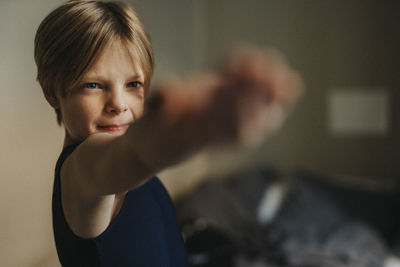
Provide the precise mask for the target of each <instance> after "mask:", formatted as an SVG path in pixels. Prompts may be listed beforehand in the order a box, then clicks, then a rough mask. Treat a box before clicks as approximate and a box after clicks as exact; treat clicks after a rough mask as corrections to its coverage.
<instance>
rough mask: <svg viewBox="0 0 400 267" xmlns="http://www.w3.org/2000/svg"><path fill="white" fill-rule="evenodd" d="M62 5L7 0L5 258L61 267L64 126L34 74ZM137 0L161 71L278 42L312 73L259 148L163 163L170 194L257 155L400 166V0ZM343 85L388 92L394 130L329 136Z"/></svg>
mask: <svg viewBox="0 0 400 267" xmlns="http://www.w3.org/2000/svg"><path fill="white" fill-rule="evenodd" d="M61 2H62V1H59V0H35V1H29V0H18V1H12V0H8V1H4V0H2V1H0V36H1V41H0V79H1V81H2V83H1V90H0V103H1V105H0V111H1V112H0V116H1V123H2V128H1V131H0V140H1V146H2V152H1V153H0V177H1V179H0V188H1V189H0V190H1V194H0V213H1V216H0V266H54V261H55V250H54V243H53V238H52V228H51V215H50V210H51V207H50V199H51V186H52V179H53V168H54V164H55V161H56V158H57V156H58V153H59V151H60V149H61V142H62V138H63V131H62V129H60V128H59V127H57V125H56V123H55V116H54V114H53V112H52V110H51V109H50V107H49V106H48V105H47V104H46V103H45V101H44V99H43V97H42V95H41V91H40V88H39V86H38V85H37V83H36V82H35V74H36V69H35V65H34V61H33V38H34V33H35V30H36V28H37V26H38V25H39V23H40V21H41V20H42V19H43V18H44V16H45V15H46V14H47V13H48V12H49V11H50V10H51V9H52V8H54V7H55V6H57V5H58V4H59V3H61ZM132 2H133V3H134V4H135V6H136V8H137V10H138V11H139V14H140V16H141V17H142V19H143V21H144V23H145V25H147V28H148V30H149V31H150V33H151V35H152V37H153V43H154V48H155V52H156V58H157V69H156V78H158V77H161V76H163V75H164V74H165V73H177V74H184V73H187V72H189V71H192V70H193V69H195V68H196V67H204V66H206V65H211V64H213V63H214V62H215V61H216V60H217V59H218V58H220V57H221V56H222V54H223V53H224V52H225V50H226V49H227V47H228V46H230V45H231V43H233V42H236V41H238V40H246V41H250V42H252V43H255V44H258V45H273V46H275V47H278V48H280V49H281V50H282V51H283V52H284V53H285V54H287V56H288V58H289V59H290V62H291V63H292V64H293V65H294V66H295V67H296V68H298V69H299V70H300V71H301V72H302V73H303V75H304V77H305V80H306V82H307V88H308V91H307V94H306V96H305V98H304V100H303V102H302V103H301V104H300V105H299V107H298V108H297V109H296V110H295V112H294V114H292V116H291V118H290V119H289V121H288V123H287V124H286V125H285V127H284V128H283V130H282V131H281V133H280V134H279V135H277V136H276V137H274V138H273V139H271V140H270V141H269V142H267V143H266V144H265V145H264V146H263V147H261V148H260V149H257V150H256V151H245V152H243V151H240V155H241V157H240V158H239V157H238V152H237V151H236V153H234V154H231V155H230V156H226V154H219V153H215V154H213V155H210V154H202V155H199V156H198V157H197V158H195V159H194V160H193V161H191V162H189V163H187V165H186V167H181V168H178V169H174V170H170V171H169V172H166V173H165V175H164V174H163V175H162V176H163V177H165V178H164V179H165V180H166V182H167V186H168V189H169V190H170V191H171V192H172V193H174V192H178V191H179V190H181V189H185V188H187V187H189V185H190V182H188V179H186V178H187V177H194V178H198V177H200V176H201V175H202V174H204V173H209V172H218V171H219V170H222V169H229V168H232V166H233V165H234V166H242V165H246V164H253V163H255V162H262V163H266V162H272V163H275V164H277V165H278V166H283V167H287V166H304V167H306V168H310V169H314V170H319V171H323V172H328V173H345V174H353V175H360V176H374V177H380V176H391V175H395V176H398V175H399V173H400V167H399V166H400V165H398V164H396V162H395V159H396V158H398V152H397V149H398V148H399V138H398V136H399V131H400V130H399V127H400V125H399V124H400V123H399V121H400V114H399V109H398V108H397V107H398V105H399V97H400V95H399V93H398V92H397V91H398V87H399V83H400V78H399V77H400V75H398V73H397V71H398V70H400V66H399V56H398V52H397V48H398V47H400V46H399V45H400V40H399V37H398V34H397V31H398V29H399V27H400V21H399V20H400V17H399V16H398V14H397V13H396V12H397V11H398V10H399V4H398V1H389V0H388V1H384V2H380V1H374V0H349V1H337V0H336V1H334V0H324V1H320V0H303V1H297V0H292V1H289V0H275V1H271V0H269V1H265V0H248V1H238V0H218V1H216V0H204V1H202V0H190V1H189V0H174V1H159V0H132ZM343 86H344V87H347V86H371V87H384V88H387V89H388V90H390V97H391V103H392V106H391V108H392V110H391V122H392V123H391V130H390V132H389V134H388V136H386V137H379V138H377V137H368V138H333V137H331V136H330V135H329V133H328V132H327V130H326V112H325V110H326V96H327V94H328V92H329V90H330V88H332V87H343ZM213 153H214V152H213ZM233 163H234V164H233ZM188 166H189V167H188ZM210 168H212V170H210ZM188 170H190V172H188ZM193 170H194V171H193ZM169 177H171V178H169ZM182 178H183V179H185V180H181V179H182ZM182 181H183V182H182Z"/></svg>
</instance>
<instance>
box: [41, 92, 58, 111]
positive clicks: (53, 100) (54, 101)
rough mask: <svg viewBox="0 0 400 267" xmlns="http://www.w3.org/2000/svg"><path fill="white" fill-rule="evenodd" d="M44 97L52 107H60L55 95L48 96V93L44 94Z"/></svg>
mask: <svg viewBox="0 0 400 267" xmlns="http://www.w3.org/2000/svg"><path fill="white" fill-rule="evenodd" d="M44 97H45V98H46V100H47V102H48V103H49V104H50V106H52V107H53V108H54V109H59V108H60V103H59V102H58V99H57V97H55V96H50V95H48V94H46V93H45V94H44Z"/></svg>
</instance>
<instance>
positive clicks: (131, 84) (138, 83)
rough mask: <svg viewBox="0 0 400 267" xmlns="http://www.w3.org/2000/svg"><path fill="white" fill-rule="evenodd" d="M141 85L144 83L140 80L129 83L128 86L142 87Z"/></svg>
mask: <svg viewBox="0 0 400 267" xmlns="http://www.w3.org/2000/svg"><path fill="white" fill-rule="evenodd" d="M141 85H142V84H141V83H140V82H137V81H135V82H130V83H128V87H133V88H137V87H140V86H141Z"/></svg>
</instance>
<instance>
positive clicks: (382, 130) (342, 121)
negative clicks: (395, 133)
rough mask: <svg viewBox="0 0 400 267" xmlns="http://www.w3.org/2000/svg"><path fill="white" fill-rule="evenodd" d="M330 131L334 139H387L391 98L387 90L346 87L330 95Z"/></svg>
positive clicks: (331, 92) (328, 106)
mask: <svg viewBox="0 0 400 267" xmlns="http://www.w3.org/2000/svg"><path fill="white" fill-rule="evenodd" d="M327 108H328V130H329V133H330V134H331V135H333V136H339V137H346V136H386V135H387V134H388V133H389V126H390V125H389V95H388V92H387V91H386V90H384V89H370V88H343V89H334V90H331V91H330V93H329V94H328V105H327Z"/></svg>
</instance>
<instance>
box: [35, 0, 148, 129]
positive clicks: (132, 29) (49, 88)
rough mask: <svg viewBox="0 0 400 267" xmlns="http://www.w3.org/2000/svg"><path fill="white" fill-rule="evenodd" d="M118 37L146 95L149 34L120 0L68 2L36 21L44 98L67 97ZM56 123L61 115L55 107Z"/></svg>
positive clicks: (36, 53) (39, 75) (36, 44)
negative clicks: (140, 72)
mask: <svg viewBox="0 0 400 267" xmlns="http://www.w3.org/2000/svg"><path fill="white" fill-rule="evenodd" d="M114 40H118V41H121V42H122V43H123V44H124V45H125V46H126V47H127V49H128V50H129V52H130V53H131V56H133V57H134V58H135V59H137V60H138V61H139V62H138V63H139V66H140V67H141V68H142V70H143V72H144V79H145V82H144V88H145V91H146V93H147V92H148V89H149V86H150V79H151V76H152V74H153V68H154V56H153V50H152V47H151V42H150V37H149V35H148V34H147V33H146V31H145V29H144V27H143V25H142V24H141V22H140V20H139V18H138V16H137V15H136V13H135V11H134V10H133V9H131V8H130V7H129V6H127V5H125V4H122V3H118V2H101V1H96V0H73V1H68V2H66V3H65V4H63V5H61V6H60V7H58V8H57V9H55V10H54V11H52V12H51V13H50V14H49V15H48V16H47V17H46V18H45V19H44V20H43V21H42V23H41V24H40V26H39V28H38V30H37V33H36V37H35V61H36V65H37V67H38V73H37V80H38V82H39V83H40V86H41V87H42V89H43V92H44V94H45V95H46V97H47V98H49V97H50V98H53V99H57V97H68V96H69V95H70V93H71V91H72V90H73V88H75V87H76V86H77V85H78V83H79V81H80V80H81V78H82V76H83V75H84V74H85V72H86V71H87V70H88V69H89V68H90V67H91V65H92V64H93V63H94V62H95V61H96V59H97V58H98V57H99V56H100V54H101V52H102V51H103V49H104V48H105V47H107V46H108V45H109V44H110V43H111V42H112V41H114ZM56 113H57V121H58V123H59V124H61V123H62V114H61V112H60V111H59V110H58V109H56Z"/></svg>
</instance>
